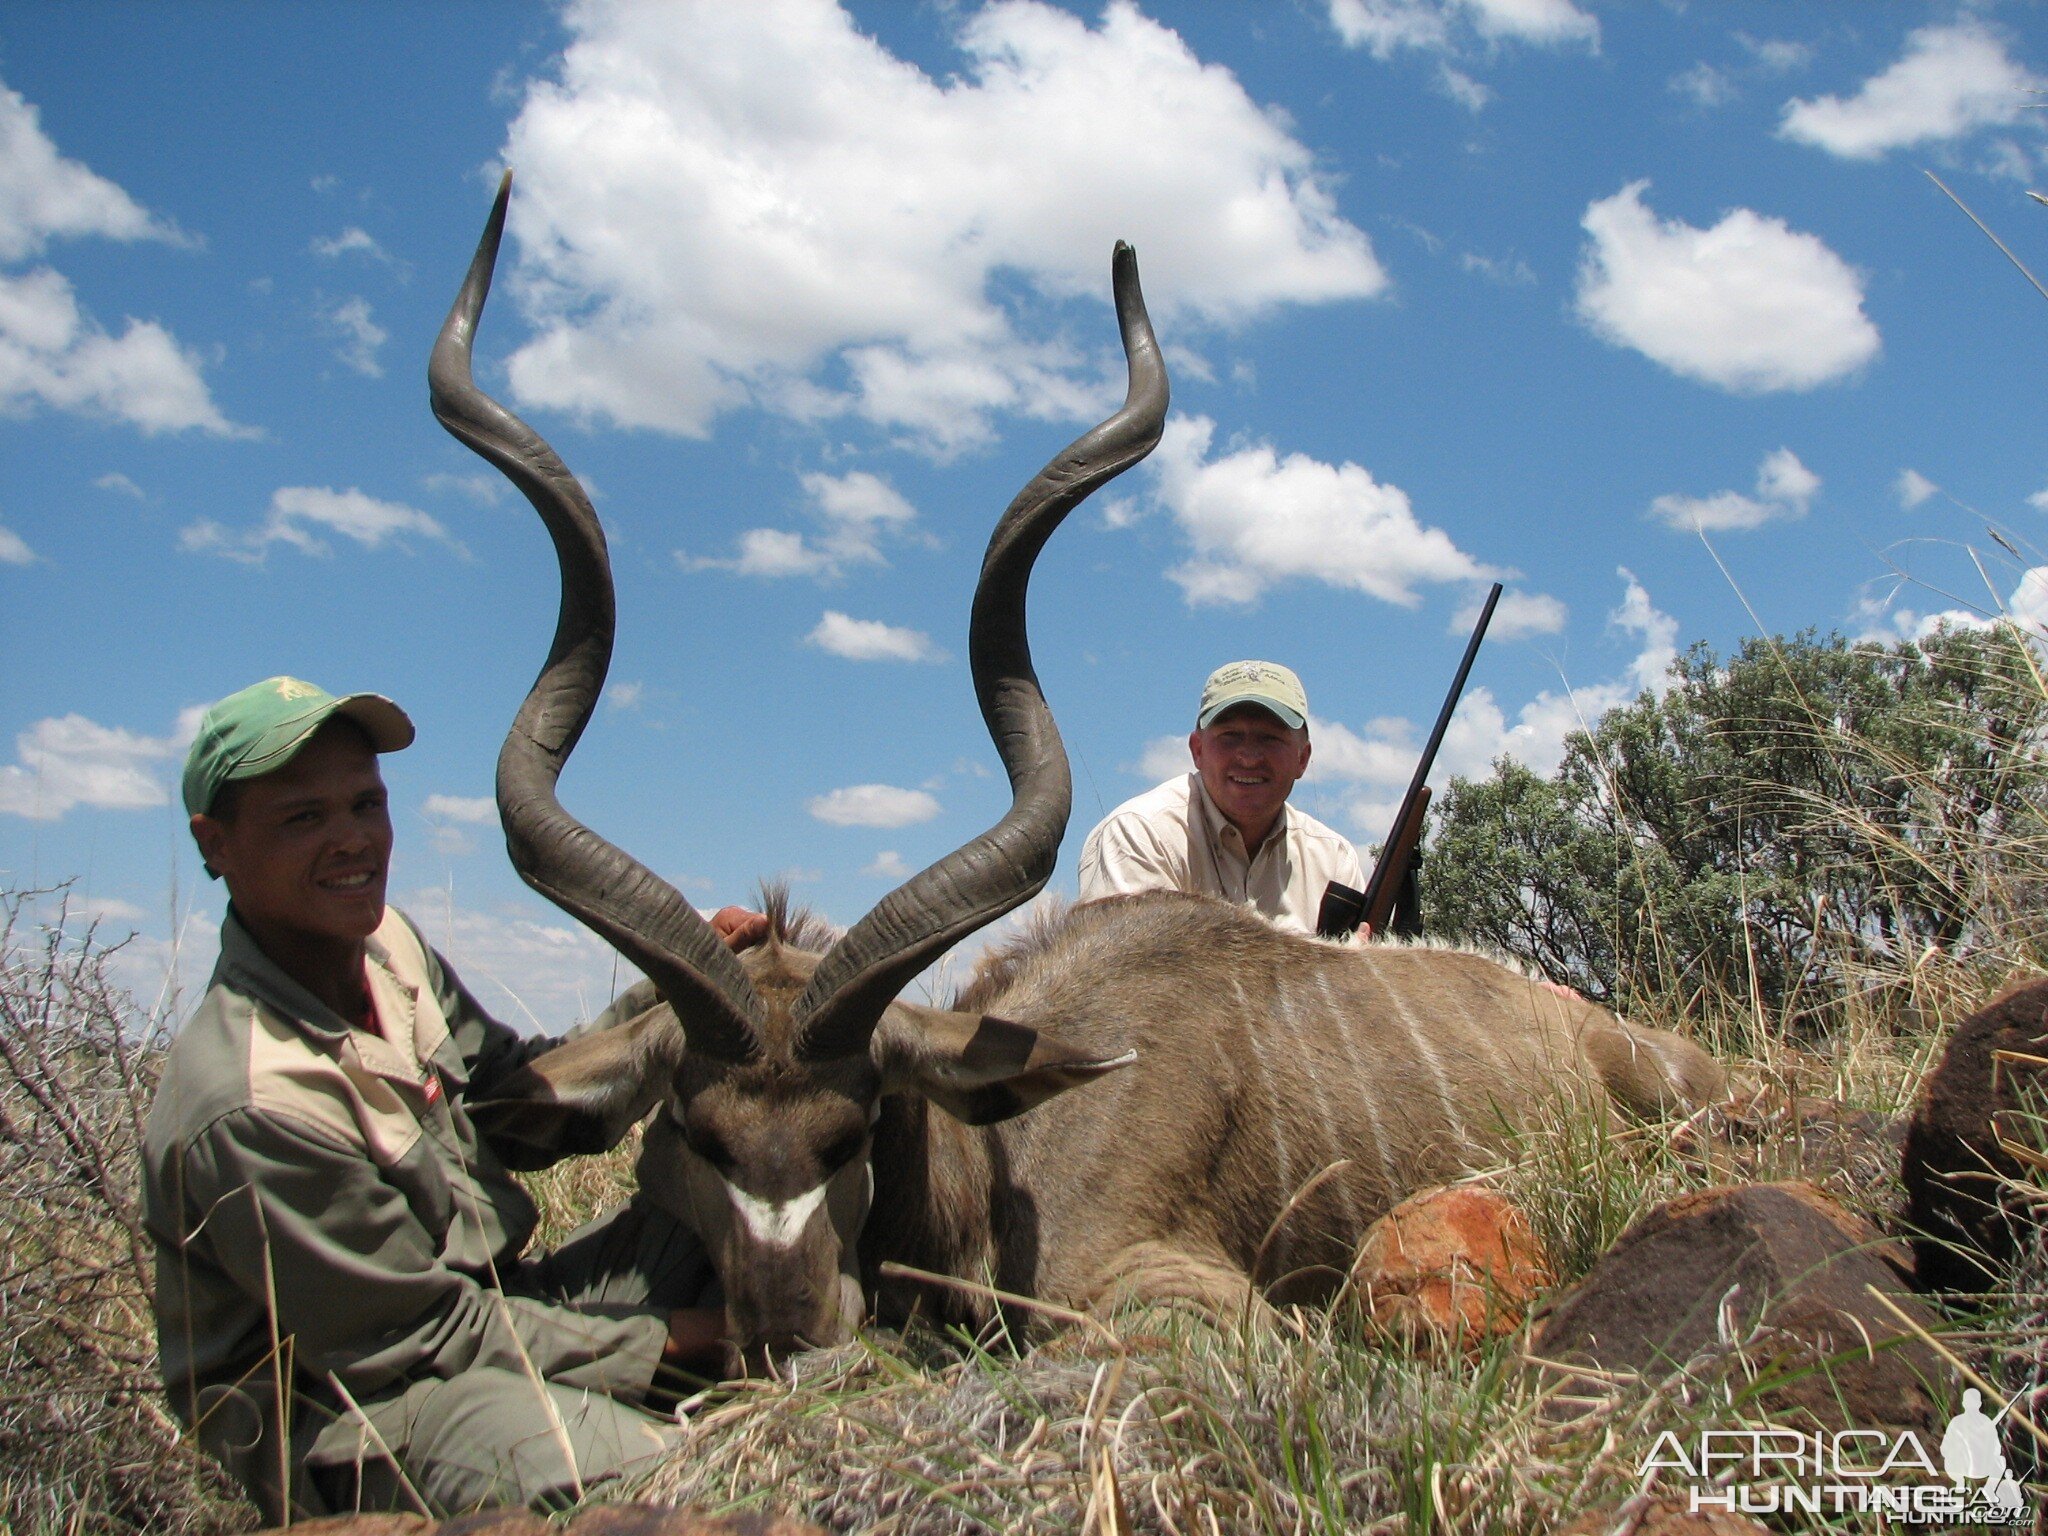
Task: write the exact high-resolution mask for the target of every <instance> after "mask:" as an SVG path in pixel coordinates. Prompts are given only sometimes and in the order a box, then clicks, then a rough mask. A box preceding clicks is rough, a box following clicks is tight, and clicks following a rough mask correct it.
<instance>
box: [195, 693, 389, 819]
mask: <svg viewBox="0 0 2048 1536" xmlns="http://www.w3.org/2000/svg"><path fill="white" fill-rule="evenodd" d="M335 715H341V716H344V717H346V718H347V719H350V720H353V721H355V723H356V724H357V725H360V726H361V727H362V728H363V734H364V735H366V736H368V737H369V738H370V745H371V746H372V747H374V748H376V749H377V750H378V751H379V752H396V751H398V750H399V749H400V748H402V747H409V746H411V745H412V738H413V729H412V721H411V720H410V719H408V718H407V716H406V713H405V711H404V710H402V709H400V708H399V707H398V706H397V705H396V704H394V703H392V702H391V701H390V700H389V699H387V698H385V697H384V696H383V695H382V694H380V693H351V694H349V695H347V696H346V697H344V698H336V697H335V696H334V695H333V694H331V693H329V692H328V691H327V690H326V689H325V688H322V687H319V686H318V685H316V684H313V683H309V682H305V681H303V680H302V679H299V678H296V677H266V678H265V679H264V680H263V681H262V682H260V683H252V684H251V685H250V686H249V687H247V688H244V689H243V690H242V691H241V692H240V693H231V694H229V695H228V696H227V697H226V698H224V699H222V700H221V701H220V702H219V703H218V704H216V705H214V706H213V708H211V709H209V710H208V711H207V712H206V714H205V715H204V716H203V717H202V718H201V719H200V721H199V734H198V736H196V737H194V738H193V741H192V750H191V751H190V752H189V753H187V754H186V755H185V809H186V810H187V811H188V812H190V813H191V814H192V815H194V816H197V815H198V814H200V813H201V812H202V811H210V810H212V809H213V802H214V800H215V799H216V798H217V797H218V796H219V794H220V791H221V786H222V785H224V784H226V783H228V782H229V781H230V780H233V779H254V778H259V777H261V776H262V775H263V774H266V773H272V772H275V771H276V770H277V769H279V768H282V767H283V766H284V765H285V764H286V763H288V762H290V761H291V760H292V759H293V758H294V757H296V756H297V755H298V751H299V748H301V747H303V746H304V745H305V744H306V743H307V742H308V741H311V740H312V739H313V733H314V732H315V731H317V730H319V729H320V727H321V726H323V725H325V724H326V723H327V721H328V720H329V719H330V718H331V717H332V716H335Z"/></svg>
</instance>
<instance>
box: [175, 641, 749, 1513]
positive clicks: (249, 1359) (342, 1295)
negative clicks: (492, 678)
mask: <svg viewBox="0 0 2048 1536" xmlns="http://www.w3.org/2000/svg"><path fill="white" fill-rule="evenodd" d="M412 738H413V728H412V723H411V721H409V720H408V719H407V718H406V716H405V714H404V713H403V712H402V711H401V710H400V709H399V708H398V706H397V705H395V704H393V703H392V702H391V701H390V700H389V699H385V698H381V697H379V696H377V695H375V694H362V693H359V694H352V695H349V696H348V697H346V698H336V697H334V696H333V695H332V694H329V693H327V692H326V691H325V690H323V689H320V688H316V687H314V686H313V685H312V684H310V683H305V682H301V681H299V680H298V679H296V678H285V677H277V678H271V679H269V680H267V681H265V682H261V683H258V684H256V685H254V686H253V687H250V688H245V689H243V690H242V691H241V692H240V693H237V694H233V695H231V696H230V697H228V698H226V699H223V700H222V701H221V702H220V703H218V704H216V705H215V706H214V707H213V708H212V709H211V710H210V711H209V712H208V713H207V715H206V718H205V719H204V721H202V723H201V725H200V729H199V736H198V739H197V740H196V741H194V743H193V745H192V751H191V755H190V757H189V758H188V759H187V761H186V765H185V778H184V798H185V807H186V809H187V810H188V811H189V812H190V813H191V826H192V834H193V836H194V838H195V839H196V840H197V841H198V844H199V848H200V852H201V854H202V855H203V856H204V859H205V862H206V867H207V872H208V873H209V874H212V875H215V876H218V877H220V878H222V879H224V880H225V881H226V882H227V892H228V902H229V905H228V912H227V917H226V919H225V921H223V923H222V924H221V942H220V962H219V964H218V966H217V967H216V968H215V970H214V973H213V979H212V981H211V983H210V984H209V986H208V989H207V993H206V996H205V998H204V1000H203V1001H202V1002H201V1003H200V1005H199V1008H198V1011H197V1012H195V1013H194V1014H193V1016H192V1017H191V1019H190V1020H189V1021H188V1022H187V1023H186V1025H185V1027H184V1029H183V1030H182V1031H181V1032H180V1034H179V1036H178V1039H177V1041H176V1043H175V1044H174V1045H173V1047H172V1049H171V1051H170V1055H169V1059H168V1061H167V1062H166V1064H165V1068H164V1073H163V1078H162V1081H161V1083H160V1085H159V1087H158V1090H157V1097H156V1102H155V1105H154V1107H153V1108H152V1110H151V1113H150V1118H149V1125H148V1130H147V1134H146V1137H145V1142H144V1167H143V1213H144V1220H145V1221H146V1223H147V1225H148V1228H149V1231H150V1235H151V1237H152V1238H153V1240H154V1242H155V1246H156V1259H157V1296H156V1308H157V1327H158V1344H159V1349H160V1351H161V1355H162V1362H163V1372H164V1384H165V1387H166V1388H167V1389H168V1393H169V1397H170V1403H171V1407H172V1409H173V1410H174V1411H175V1412H176V1413H177V1415H178V1416H179V1418H180V1419H182V1420H183V1421H184V1423H185V1424H186V1425H187V1426H188V1428H190V1429H191V1430H192V1431H193V1432H194V1433H195V1434H196V1435H197V1437H198V1439H199V1441H200V1443H201V1444H202V1445H204V1446H205V1447H206V1448H207V1449H208V1450H209V1451H210V1452H212V1453H213V1454H214V1455H215V1456H216V1457H218V1458H219V1459H220V1460H221V1461H222V1462H223V1463H224V1464H225V1465H226V1466H227V1467H228V1469H229V1470H230V1471H231V1472H233V1473H234V1474H235V1476H236V1477H237V1478H238V1479H239V1480H240V1481H241V1482H242V1484H243V1485H244V1487H246V1488H247V1489H248V1490H249V1492H250V1494H251V1496H252V1497H254V1498H255V1499H256V1501H257V1503H258V1504H259V1505H260V1506H261V1507H262V1509H263V1512H264V1514H265V1515H266V1516H267V1517H268V1518H269V1519H270V1520H271V1521H273V1522H276V1521H282V1520H285V1519H287V1518H289V1516H291V1515H293V1514H309V1513H310V1514H320V1513H327V1512H331V1511H339V1510H347V1509H354V1508H358V1507H361V1508H374V1509H389V1508H401V1509H403V1508H419V1507H421V1506H425V1507H426V1508H427V1509H430V1510H431V1511H432V1512H433V1513H436V1514H440V1513H444V1512H451V1511H461V1510H466V1509H473V1508H477V1507H480V1506H484V1505H491V1504H507V1503H512V1504H534V1503H538V1504H547V1503H550V1502H555V1501H560V1500H565V1499H570V1498H574V1497H576V1496H577V1495H578V1494H579V1493H580V1492H581V1490H582V1489H584V1488H586V1487H588V1486H589V1485H591V1484H593V1483H597V1482H601V1481H603V1480H605V1479H606V1478H609V1477H611V1476H614V1475H615V1474H617V1473H618V1472H619V1471H620V1470H621V1469H622V1468H624V1467H626V1466H628V1465H630V1464H631V1463H633V1462H635V1461H637V1460H640V1459H642V1458H644V1457H646V1456H649V1455H652V1454H656V1453H658V1452H660V1451H661V1450H663V1449H664V1448H665V1447H666V1446H667V1445H668V1444H670V1443H671V1442H672V1441H673V1440H674V1438H675V1436H676V1429H675V1426H674V1423H673V1421H672V1419H670V1418H666V1417H663V1416H661V1414H660V1412H659V1405H660V1404H661V1403H662V1402H663V1401H664V1399H666V1401H668V1402H673V1400H674V1397H675V1395H676V1393H677V1392H678V1391H680V1390H682V1386H681V1382H682V1376H681V1375H680V1374H679V1373H684V1372H691V1373H705V1372H715V1371H716V1369H717V1367H718V1366H719V1365H720V1364H721V1363H722V1361H723V1353H722V1344H721V1342H720V1335H721V1325H722V1316H723V1314H722V1309H719V1308H717V1307H714V1306H710V1305H707V1304H706V1303H707V1302H709V1301H711V1300H712V1299H714V1298H715V1282H714V1280H713V1276H712V1274H711V1270H710V1265H709V1263H708V1261H707V1259H706V1257H705V1254H704V1252H703V1249H702V1247H701V1246H700V1245H699V1244H698V1243H697V1241H696V1239H695V1238H694V1237H693V1236H692V1235H691V1234H690V1233H689V1232H688V1231H687V1230H685V1229H683V1228H681V1227H679V1226H677V1225H676V1223H675V1222H674V1221H673V1220H671V1219H670V1218H668V1217H666V1216H662V1215H660V1214H658V1213H656V1212H654V1211H652V1210H650V1209H646V1208H643V1207H642V1206H641V1205H640V1204H639V1203H637V1202H635V1203H634V1204H630V1205H628V1206H626V1207H625V1208H623V1209H622V1210H621V1211H619V1212H616V1213H614V1214H613V1215H612V1216H610V1217H608V1218H601V1219H600V1220H599V1221H596V1222H593V1223H592V1224H591V1225H590V1226H588V1227H586V1228H584V1229H583V1230H582V1231H581V1232H578V1233H576V1234H574V1235H572V1236H571V1237H570V1238H569V1239H568V1240H567V1241H566V1242H565V1243H564V1245H563V1246H562V1247H561V1248H559V1249H557V1250H556V1251H555V1252H554V1253H552V1254H549V1255H546V1256H544V1257H540V1258H530V1257H525V1256H523V1250H524V1249H525V1247H526V1244H527V1241H528V1239H529V1238H531V1237H532V1235H533V1231H534V1227H535V1225H536V1222H537V1220H538V1214H537V1212H536V1211H535V1208H534V1205H533V1201H532V1200H531V1199H530V1198H529V1197H528V1195H527V1193H526V1191H525V1190H524V1189H522V1188H521V1187H520V1185H519V1183H518V1182H517V1181H516V1180H515V1179H514V1178H513V1177H512V1175H511V1174H510V1173H509V1172H507V1170H506V1167H505V1165H504V1163H503V1162H501V1161H500V1159H499V1156H498V1154H497V1152H496V1151H495V1150H494V1149H493V1148H492V1146H491V1144H490V1143H489V1141H488V1140H486V1139H484V1138H483V1137H482V1136H480V1135H479V1133H478V1131H477V1128H476V1126H475V1125H474V1124H473V1123H472V1122H471V1119H470V1116H469V1114H468V1112H467V1110H466V1108H465V1103H466V1101H470V1100H475V1099H481V1098H485V1097H488V1096H489V1094H490V1093H491V1091H492V1088H493V1086H494V1085H496V1084H498V1083H500V1082H502V1081H503V1080H504V1078H505V1077H506V1075H507V1074H508V1073H510V1072H511V1071H513V1070H514V1069H515V1068H517V1067H519V1066H520V1065H521V1064H523V1063H524V1062H526V1061H528V1060H531V1059H532V1058H533V1057H534V1056H536V1055H538V1054H539V1053H540V1052H542V1051H544V1050H547V1049H549V1048H550V1047H551V1046H552V1045H553V1044H554V1042H553V1041H550V1040H546V1039H528V1038H522V1037H520V1036H518V1035H516V1034H514V1033H513V1031H511V1030H510V1029H507V1028H506V1027H505V1026H504V1025H502V1024H500V1023H498V1022H497V1021H496V1020H495V1019H493V1018H491V1017H490V1016H489V1015H488V1014H486V1013H485V1012H484V1011H483V1009H482V1008H480V1007H479V1006H478V1005H477V1003H476V1000H475V999H474V998H472V997H471V996H470V995H469V993H468V991H467V990H466V989H465V988H464V987H463V985H462V983H461V982H460V981H458V980H457V979H456V977H455V974H454V972H453V971H451V970H450V969H449V968H448V966H447V964H446V962H444V961H443V960H442V959H441V957H440V956H439V955H437V954H435V953H434V951H433V950H432V949H430V948H429V947H428V946H427V945H426V944H425V943H424V942H422V940H421V938H420V935H419V933H418V931H417V930H416V929H415V928H414V927H413V925H412V923H411V922H410V921H409V920H408V919H407V918H406V917H405V916H404V915H403V914H402V913H400V912H399V911H397V910H396V909H395V908H390V907H387V906H385V904H384V886H385V879H386V874H387V870H388V867H389V862H390V856H391V845H392V830H391V817H390V813H389V810H388V809H387V806H386V797H385V789H384V781H383V777H382V775H381V773H380V772H379V769H378V761H377V759H378V754H379V753H381V752H392V751H397V750H398V749H399V748H401V747H404V746H407V745H408V744H410V742H411V741H412ZM714 924H715V926H717V927H718V928H719V929H720V931H721V932H722V933H724V934H725V935H726V937H727V941H728V942H729V943H733V944H734V945H735V947H740V946H741V945H743V944H744V943H746V942H750V941H751V940H752V939H753V938H756V937H758V936H759V931H760V929H761V928H763V927H765V921H763V920H758V919H757V918H756V917H755V916H753V915H750V914H744V913H740V912H739V911H738V909H728V910H727V911H726V912H722V913H720V914H719V916H718V918H717V919H715V920H714ZM599 1022H600V1023H602V1022H604V1021H603V1020H600V1021H599Z"/></svg>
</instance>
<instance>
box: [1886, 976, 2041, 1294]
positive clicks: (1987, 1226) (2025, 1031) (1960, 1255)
mask: <svg viewBox="0 0 2048 1536" xmlns="http://www.w3.org/2000/svg"><path fill="white" fill-rule="evenodd" d="M1994 1052H2013V1053H2017V1054H2018V1055H2019V1056H2031V1057H2034V1058H2036V1061H2034V1062H2027V1061H2014V1060H2006V1061H1998V1060H1995V1059H1994V1055H1993V1053H1994ZM2042 1057H2048V979H2044V980H2040V981H2034V982H2030V983H2028V984H2026V985H2025V986H2021V987H2016V988H2014V989H2013V990H2012V991H2009V992H2007V993H2005V994H2004V995H2003V996H2002V997H1999V998H1997V999H1996V1000H1994V1001H1993V1002H1991V1003H1989V1004H1987V1005H1986V1006H1985V1007H1983V1008H1980V1009H1979V1010H1978V1011H1977V1012H1975V1013H1973V1014H1971V1015H1970V1016H1969V1017H1968V1018H1967V1019H1965V1020H1963V1022H1962V1023H1961V1024H1959V1025H1957V1026H1956V1032H1955V1036H1954V1038H1952V1039H1951V1040H1950V1041H1949V1043H1948V1049H1947V1050H1946V1051H1944V1052H1943V1053H1942V1057H1941V1063H1940V1065H1939V1066H1937V1067H1936V1068H1935V1069H1934V1071H1933V1072H1931V1073H1929V1074H1928V1077H1927V1081H1926V1082H1925V1083H1923V1084H1922V1085H1921V1088H1920V1096H1919V1099H1918V1101H1917V1102H1916V1103H1915V1105H1914V1108H1913V1116H1912V1120H1911V1122H1910V1124H1909V1125H1908V1127H1907V1130H1906V1151H1905V1157H1904V1160H1903V1164H1902V1167H1901V1176H1902V1178H1903V1179H1904V1181H1905V1185H1906V1219H1907V1220H1908V1221H1909V1222H1910V1223H1911V1224H1912V1226H1913V1227H1914V1229H1915V1231H1916V1233H1918V1234H1919V1235H1918V1236H1916V1237H1915V1239H1914V1243H1913V1248H1914V1254H1915V1258H1916V1260H1917V1264H1918V1275H1919V1280H1920V1284H1921V1286H1922V1287H1923V1288H1925V1289H1928V1290H1943V1291H1966V1292H1975V1291H1987V1290H1991V1289H1993V1288H1995V1287H1996V1286H1997V1285H1998V1284H1999V1283H2000V1275H1999V1271H2000V1270H2001V1269H2002V1267H2003V1266H2004V1264H2005V1263H2006V1261H2007V1260H2009V1259H2010V1258H2011V1257H2012V1253H2013V1247H2014V1236H2015V1233H2016V1232H2017V1231H2019V1230H2020V1227H2019V1225H2018V1224H2019V1223H2021V1222H2024V1221H2026V1220H2027V1219H2028V1218H2027V1217H2026V1216H2024V1215H2023V1214H2021V1213H2020V1211H2019V1210H2018V1209H2017V1208H2016V1205H2015V1204H2014V1203H2013V1202H2011V1201H2009V1200H2005V1199H2001V1198H2000V1180H2001V1178H2016V1177H2018V1175H2019V1174H2020V1172H2021V1168H2020V1163H2019V1160H2018V1159H2017V1158H2015V1157H2013V1156H2012V1154H2011V1153H2010V1152H2008V1151H2006V1150H2005V1149H2004V1148H2002V1147H2000V1145H1999V1134H1998V1133H1999V1131H2000V1129H2003V1130H2004V1131H2005V1133H2006V1135H2007V1136H2008V1138H2010V1139H2012V1140H2015V1141H2025V1142H2027V1144H2030V1145H2031V1146H2032V1147H2033V1148H2034V1149H2035V1150H2037V1151H2038V1150H2040V1143H2041V1132H2040V1128H2039V1124H2038V1122H2036V1123H2034V1124H2033V1125H2032V1126H2031V1127H2023V1125H2022V1120H2023V1118H2024V1117H2025V1116H2026V1115H2027V1113H2028V1106H2031V1114H2032V1115H2039V1114H2040V1113H2041V1108H2042V1104H2043V1101H2044V1099H2048V1067H2044V1066H2042V1065H2041V1064H2040V1063H2039V1058H2042ZM2029 1130H2030V1131H2031V1136H2030V1137H2029V1136H2028V1135H2027V1134H2026V1132H2027V1131H2029Z"/></svg>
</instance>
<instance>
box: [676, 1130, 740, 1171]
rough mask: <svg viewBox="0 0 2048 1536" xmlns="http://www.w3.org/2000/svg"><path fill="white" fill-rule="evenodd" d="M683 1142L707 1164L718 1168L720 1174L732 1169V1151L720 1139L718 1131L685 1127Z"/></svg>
mask: <svg viewBox="0 0 2048 1536" xmlns="http://www.w3.org/2000/svg"><path fill="white" fill-rule="evenodd" d="M683 1140H684V1142H685V1143H687V1144H688V1146H689V1148H690V1150H691V1151H692V1152H694V1153H696V1154H697V1155H698V1156H699V1157H701V1158H703V1159H704V1161H705V1162H707V1163H709V1164H710V1165H711V1166H712V1167H714V1168H716V1169H717V1170H718V1171H719V1172H720V1173H723V1172H725V1171H726V1170H727V1169H729V1168H731V1167H732V1165H733V1155H732V1149H731V1148H730V1147H728V1146H726V1144H725V1143H724V1142H723V1141H722V1140H720V1139H719V1136H718V1133H717V1132H716V1131H711V1130H706V1129H704V1128H703V1127H701V1126H689V1125H685V1126H684V1127H683Z"/></svg>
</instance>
